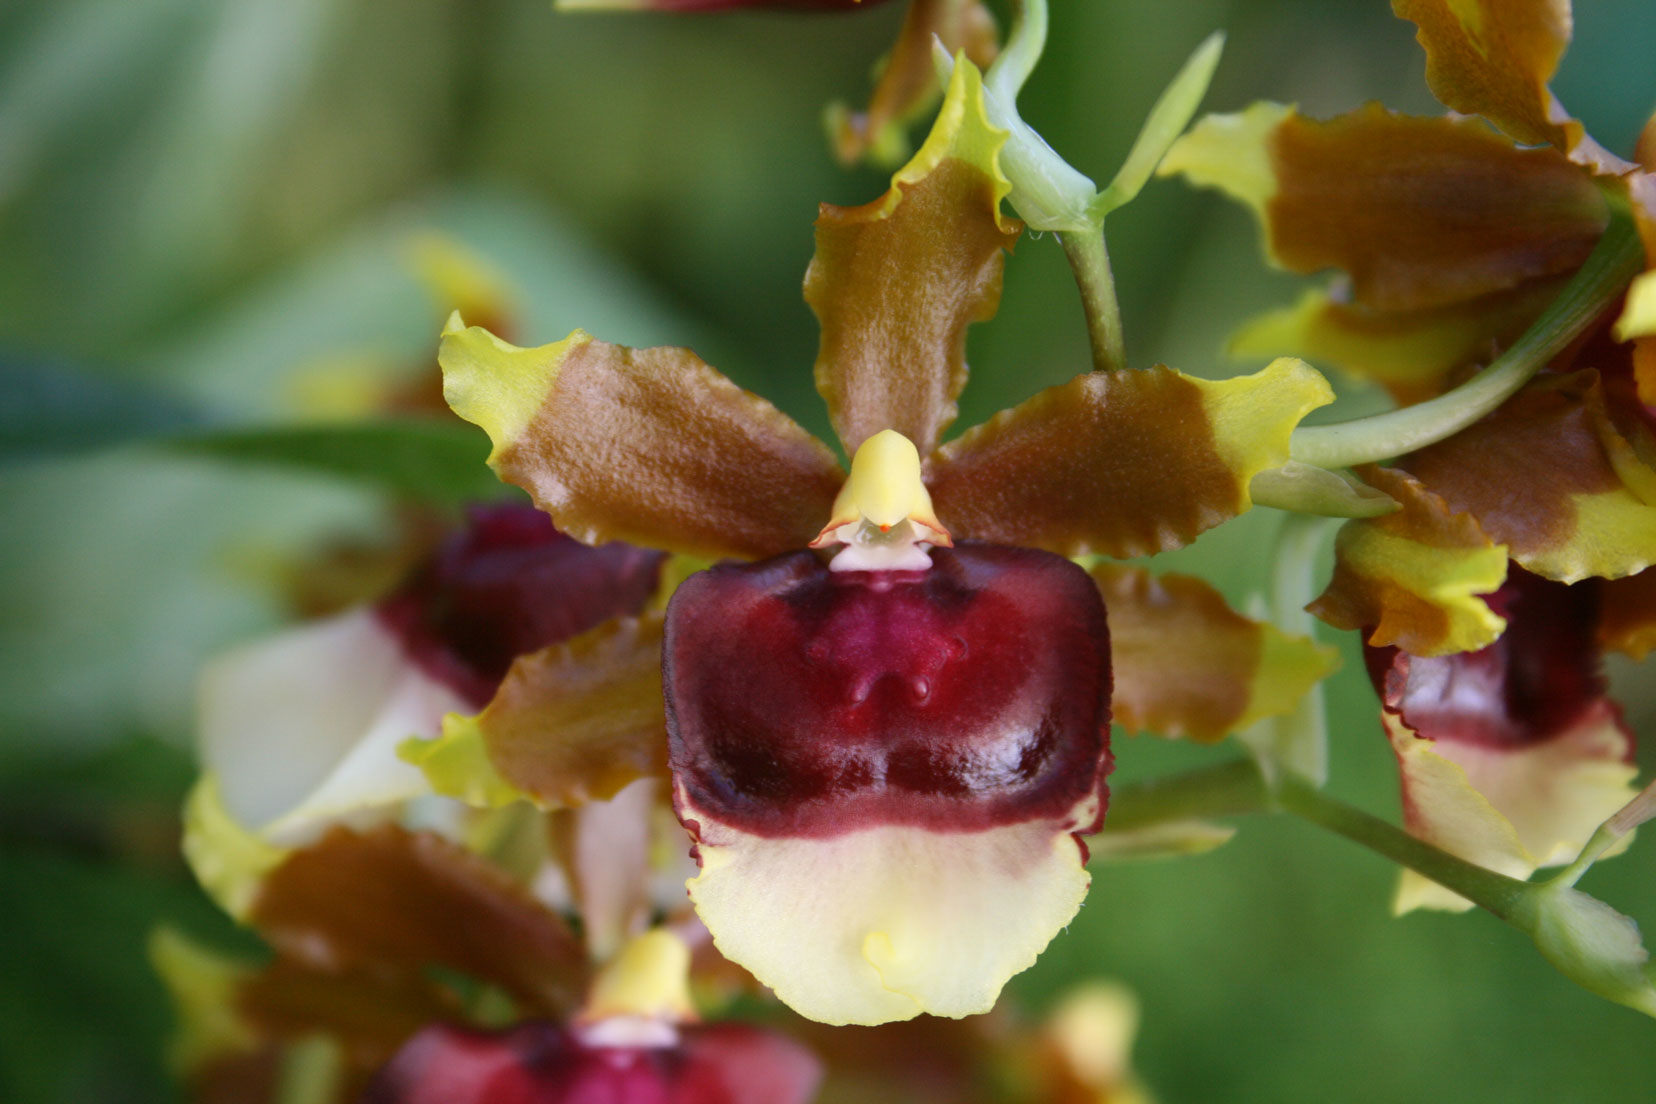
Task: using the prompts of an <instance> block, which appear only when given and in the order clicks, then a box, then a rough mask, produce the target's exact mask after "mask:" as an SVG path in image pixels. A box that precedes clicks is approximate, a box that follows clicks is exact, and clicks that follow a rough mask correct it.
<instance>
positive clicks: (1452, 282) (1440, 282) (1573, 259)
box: [1266, 104, 1608, 310]
mask: <svg viewBox="0 0 1656 1104" xmlns="http://www.w3.org/2000/svg"><path fill="white" fill-rule="evenodd" d="M1270 155H1271V162H1272V168H1273V170H1274V172H1275V176H1276V180H1277V191H1276V194H1275V195H1273V196H1272V197H1271V199H1270V201H1269V203H1268V206H1267V210H1266V222H1267V225H1268V227H1269V233H1270V248H1271V251H1272V253H1273V255H1274V256H1275V257H1276V258H1277V260H1278V261H1279V262H1280V263H1282V264H1283V265H1285V266H1286V267H1288V268H1290V269H1292V270H1294V271H1296V272H1315V271H1318V270H1320V269H1323V268H1328V267H1334V268H1340V269H1343V270H1345V271H1346V272H1348V273H1350V274H1351V278H1352V287H1353V291H1354V292H1355V295H1356V298H1357V300H1358V301H1359V302H1361V303H1363V304H1365V305H1366V306H1369V307H1373V308H1377V309H1381V310H1411V309H1418V308H1424V307H1435V306H1442V305H1445V304H1448V303H1454V302H1460V301H1462V300H1466V299H1471V298H1474V297H1476V296H1480V295H1486V294H1488V293H1490V292H1494V291H1500V290H1503V289H1506V288H1511V287H1515V286H1517V285H1518V284H1520V283H1522V282H1524V281H1526V280H1531V279H1535V278H1538V277H1543V276H1552V275H1556V274H1559V273H1563V272H1569V271H1572V270H1574V269H1576V268H1578V267H1580V265H1581V263H1582V262H1583V261H1585V260H1586V259H1587V255H1588V254H1589V253H1591V252H1592V250H1593V246H1594V245H1595V244H1596V243H1597V241H1598V239H1599V237H1600V235H1602V234H1603V232H1604V227H1605V225H1606V221H1607V218H1608V215H1607V213H1606V209H1605V205H1604V201H1603V199H1602V197H1601V196H1600V195H1599V193H1598V190H1597V189H1596V188H1595V187H1594V186H1593V184H1592V181H1591V180H1590V179H1589V178H1588V176H1587V175H1586V174H1585V173H1583V172H1582V171H1581V170H1580V168H1578V167H1577V166H1575V165H1573V164H1571V163H1570V162H1569V161H1568V160H1566V159H1565V158H1564V157H1562V156H1561V155H1559V154H1558V153H1557V152H1556V151H1554V150H1550V149H1517V148H1514V147H1513V145H1512V144H1511V143H1510V142H1508V141H1507V140H1506V139H1504V138H1502V137H1501V136H1499V135H1497V134H1495V133H1493V132H1491V131H1490V130H1489V129H1487V128H1486V127H1485V126H1484V125H1483V124H1482V123H1480V122H1478V121H1477V120H1475V119H1454V118H1447V117H1444V118H1427V117H1420V116H1410V115H1397V114H1393V113H1391V112H1389V111H1387V110H1386V109H1385V108H1383V107H1381V106H1379V105H1378V104H1369V105H1367V106H1366V107H1363V108H1360V109H1359V110H1357V111H1353V112H1350V113H1348V114H1346V115H1341V116H1339V117H1338V118H1334V119H1329V120H1326V121H1320V120H1316V119H1307V118H1304V117H1303V116H1300V115H1297V114H1295V115H1290V116H1288V118H1286V119H1285V120H1284V121H1283V122H1282V124H1281V125H1280V126H1278V127H1277V128H1276V130H1275V131H1274V132H1273V135H1272V138H1271V142H1270Z"/></svg>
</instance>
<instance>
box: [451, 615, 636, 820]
mask: <svg viewBox="0 0 1656 1104" xmlns="http://www.w3.org/2000/svg"><path fill="white" fill-rule="evenodd" d="M477 724H478V727H479V729H480V730H481V731H482V734H483V742H484V746H485V747H486V748H487V749H488V753H489V760H490V762H491V763H493V764H494V768H495V770H496V771H498V772H499V773H500V776H501V777H502V778H504V779H505V780H506V781H507V782H509V783H511V785H513V786H514V787H516V788H517V789H519V790H521V791H523V792H524V793H526V794H528V795H529V796H530V797H532V798H534V799H535V800H537V801H541V802H544V803H546V804H549V805H558V806H569V805H581V804H584V803H586V802H588V801H594V800H604V799H607V798H610V797H613V796H614V795H615V794H616V793H617V792H619V791H620V789H621V788H622V787H623V786H625V785H626V784H627V783H629V782H631V781H633V780H634V779H637V778H641V777H644V776H647V775H661V776H665V775H666V773H667V720H666V714H665V706H664V705H663V703H662V696H661V615H660V614H659V613H656V614H646V615H645V616H644V617H642V618H637V619H632V618H625V619H621V620H617V621H612V622H610V623H608V624H606V625H602V626H600V627H598V628H596V629H593V630H592V631H591V632H587V633H584V634H582V635H581V636H578V637H576V638H575V639H574V640H571V641H569V642H567V643H564V644H555V645H553V646H552V647H550V648H545V649H542V650H541V651H539V652H535V653H533V654H530V655H526V656H520V657H519V658H518V659H517V661H516V662H515V663H513V664H512V669H511V671H510V672H508V673H507V675H506V679H505V681H504V682H502V683H501V686H500V690H499V692H498V693H496V694H495V696H494V700H493V701H491V702H490V703H489V704H488V706H487V707H486V708H485V709H484V710H483V712H482V713H481V714H479V715H478V718H477Z"/></svg>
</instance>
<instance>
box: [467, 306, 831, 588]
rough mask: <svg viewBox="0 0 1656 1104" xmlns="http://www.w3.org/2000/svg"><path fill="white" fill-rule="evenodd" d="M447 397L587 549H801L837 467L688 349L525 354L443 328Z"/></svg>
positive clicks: (566, 348) (606, 347)
mask: <svg viewBox="0 0 1656 1104" xmlns="http://www.w3.org/2000/svg"><path fill="white" fill-rule="evenodd" d="M438 358H439V360H440V361H441V362H442V365H443V380H444V389H445V395H446V396H447V398H448V401H449V405H450V406H452V407H453V408H454V411H455V413H457V414H459V415H460V416H461V417H462V418H465V419H466V420H467V421H471V422H475V423H477V424H478V425H480V426H482V427H483V428H484V429H485V430H487V431H488V433H489V437H490V439H491V440H492V441H493V443H494V450H493V452H491V453H490V456H489V463H490V465H491V466H492V467H494V469H495V471H496V472H497V473H499V475H500V477H501V478H502V479H504V480H506V481H507V482H509V483H515V484H517V485H518V486H520V487H522V488H524V489H525V490H527V491H528V492H529V493H530V495H531V496H532V497H533V498H534V500H535V505H537V506H539V507H540V508H541V509H543V510H545V511H546V512H547V513H548V514H551V515H552V519H553V521H554V522H555V523H556V524H557V526H558V528H560V529H561V530H563V531H564V532H566V533H568V534H570V535H571V536H574V537H576V538H578V539H580V540H583V541H585V542H586V543H588V544H601V543H603V542H605V541H610V540H627V541H630V542H631V543H634V544H640V545H645V546H649V547H655V548H664V549H667V550H669V551H674V552H680V553H684V554H687V555H694V556H701V557H704V558H707V559H721V558H725V557H734V558H738V559H757V558H760V557H764V556H769V555H774V554H776V553H779V552H783V551H787V550H789V549H794V548H802V547H804V546H805V545H806V544H807V543H809V541H810V540H811V538H812V537H814V536H816V534H817V531H818V530H819V529H820V528H821V527H822V519H823V518H825V517H827V516H828V511H829V509H830V508H831V507H832V505H833V502H834V495H835V494H837V493H838V491H839V487H840V483H841V482H842V481H843V480H844V473H843V472H842V471H841V470H840V468H839V465H838V463H837V462H836V461H835V460H834V456H833V453H832V452H830V451H829V450H828V448H827V446H825V445H823V444H822V442H820V441H818V440H816V438H814V437H812V436H811V435H810V434H808V433H806V432H805V431H804V430H803V429H801V428H800V427H799V426H798V425H797V424H796V423H795V422H794V421H793V420H792V419H790V418H789V417H788V416H787V415H785V414H783V413H782V412H781V411H779V410H777V409H776V408H775V407H774V406H772V405H771V404H770V403H768V402H766V401H765V400H764V399H761V398H760V397H759V396H757V395H754V394H752V393H751V392H747V391H743V390H742V389H741V388H739V387H737V386H736V385H735V384H733V383H731V382H730V381H729V380H728V379H726V378H725V377H724V376H721V375H720V374H719V373H718V372H715V371H714V370H713V369H712V368H709V367H708V366H707V365H706V364H705V363H703V362H702V361H701V359H700V358H698V357H697V356H696V355H695V354H694V353H692V352H690V351H689V350H687V349H675V348H655V349H629V348H626V347H624V346H620V345H611V344H608V343H607V342H603V341H596V340H594V339H593V338H592V337H591V336H589V335H588V334H585V333H583V332H581V331H579V330H577V331H576V332H575V333H573V334H571V335H570V336H569V337H568V338H566V339H565V340H563V341H560V342H557V343H555V344H552V345H545V346H541V347H539V348H534V349H519V348H515V347H514V346H511V345H508V344H507V343H506V342H504V341H501V340H500V339H499V338H497V337H495V336H494V335H493V334H490V333H489V332H488V331H487V330H481V329H477V328H476V327H473V328H471V329H465V328H462V327H461V326H459V324H458V322H451V324H450V326H449V329H448V330H447V331H446V332H445V333H444V335H443V343H442V347H441V349H440V351H439V354H438Z"/></svg>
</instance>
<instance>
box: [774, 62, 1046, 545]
mask: <svg viewBox="0 0 1656 1104" xmlns="http://www.w3.org/2000/svg"><path fill="white" fill-rule="evenodd" d="M1005 139H1006V134H1005V132H1003V131H1000V130H996V129H995V128H994V127H992V126H991V125H990V124H989V121H988V119H987V118H986V116H985V115H984V110H983V93H982V86H981V83H980V78H979V77H978V75H977V72H976V70H975V69H973V68H972V67H971V66H957V67H956V74H955V76H954V77H952V78H951V80H950V86H949V95H948V98H947V99H946V100H945V101H944V104H943V109H942V111H941V113H940V114H939V115H938V119H937V123H936V124H935V125H934V127H933V129H932V133H931V136H930V137H929V138H927V139H926V143H925V145H924V146H922V147H921V149H920V151H919V152H918V153H916V154H915V156H914V158H913V160H911V161H910V162H909V163H908V165H906V166H905V167H904V168H903V169H902V170H901V171H900V172H898V173H897V175H896V176H894V177H893V178H892V186H891V189H890V190H889V191H887V192H886V194H885V195H884V196H882V197H880V198H879V199H877V200H875V201H874V202H873V203H869V204H866V205H864V206H862V207H835V206H833V205H832V204H823V205H822V210H821V213H820V214H819V215H818V217H817V231H816V256H815V257H814V258H812V260H811V267H810V269H809V270H808V271H807V272H806V274H805V301H806V302H807V303H809V304H810V305H811V309H812V310H814V311H815V312H816V316H817V320H818V322H819V323H820V324H821V327H822V340H821V344H820V346H819V347H818V351H817V360H816V382H817V390H819V391H820V392H821V393H822V397H823V399H824V400H825V401H826V402H827V403H828V413H829V417H830V418H832V419H833V423H834V428H835V430H836V431H837V432H838V433H839V436H840V440H841V441H842V442H843V443H844V445H845V451H846V452H847V453H848V454H849V453H855V452H856V450H857V446H858V445H860V444H862V442H863V441H864V439H866V438H868V437H871V436H873V435H874V434H876V433H879V432H880V431H881V430H886V429H892V430H896V431H897V432H898V433H901V434H902V435H903V436H905V437H907V438H908V439H909V440H911V441H913V442H914V445H915V447H916V448H917V449H919V450H920V455H922V456H924V455H926V454H927V453H929V452H931V450H932V449H934V448H935V447H936V446H937V442H938V440H939V438H940V437H941V435H942V433H943V430H944V429H945V428H946V427H947V426H948V424H949V423H950V422H952V421H953V420H954V416H955V409H956V408H955V399H956V398H957V397H958V396H959V395H960V391H961V388H963V387H964V386H965V385H966V327H967V326H968V325H969V324H970V323H972V322H980V321H983V320H985V319H987V318H990V317H991V316H993V315H994V313H995V308H996V306H997V305H998V304H999V303H1000V292H1001V264H1002V251H1003V250H1006V249H1010V248H1011V247H1012V244H1013V243H1014V242H1015V241H1016V240H1017V237H1018V233H1019V232H1020V230H1021V225H1020V224H1018V223H1016V222H1014V221H1012V220H1009V219H1004V218H1002V217H1001V215H1000V201H1001V198H1002V197H1003V196H1005V195H1006V194H1007V192H1008V191H1010V189H1011V185H1010V184H1009V183H1008V182H1007V181H1006V179H1005V177H1003V176H1002V175H1001V173H1000V169H999V167H998V165H997V162H996V155H997V153H998V152H999V150H1000V147H1001V145H1002V144H1003V143H1004V142H1005ZM820 524H821V521H820V520H819V522H818V525H819V526H820Z"/></svg>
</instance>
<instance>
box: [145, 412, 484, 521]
mask: <svg viewBox="0 0 1656 1104" xmlns="http://www.w3.org/2000/svg"><path fill="white" fill-rule="evenodd" d="M162 447H163V448H165V449H167V450H168V451H170V452H174V453H181V454H184V455H190V456H200V457H204V458H208V459H214V460H226V461H232V462H237V463H248V464H264V465H271V466H276V467H285V468H290V469H293V470H296V471H308V472H315V473H317V474H321V475H331V476H337V477H339V478H342V479H347V480H352V481H357V482H366V483H371V484H375V485H378V486H380V487H383V488H385V489H386V490H390V491H395V492H397V493H398V494H404V495H408V496H410V497H412V498H418V499H423V500H426V501H434V502H467V501H473V500H476V499H481V498H496V497H499V496H500V495H501V494H503V493H506V488H505V487H504V486H503V485H502V484H501V483H499V482H498V481H497V480H496V479H495V477H494V474H493V473H492V472H490V471H489V468H488V466H487V464H486V463H485V462H484V458H485V457H487V456H488V453H489V441H488V438H487V437H485V436H484V435H483V433H482V432H481V431H479V430H478V429H476V428H475V427H473V426H469V425H465V424H463V423H461V422H459V421H452V422H451V421H447V420H444V419H440V418H385V419H382V420H379V421H362V422H348V423H344V424H339V425H332V424H327V425H305V426H267V427H259V428H253V429H228V430H221V431H216V432H211V433H202V434H195V435H190V436H182V437H174V438H171V439H169V440H167V441H165V442H163V443H162Z"/></svg>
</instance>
